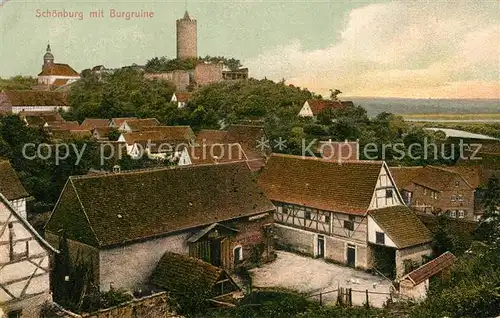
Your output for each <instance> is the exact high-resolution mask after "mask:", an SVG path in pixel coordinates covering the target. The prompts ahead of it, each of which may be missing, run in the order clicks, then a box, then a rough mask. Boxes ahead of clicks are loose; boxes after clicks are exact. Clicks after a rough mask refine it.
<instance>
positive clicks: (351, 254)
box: [347, 244, 356, 267]
mask: <svg viewBox="0 0 500 318" xmlns="http://www.w3.org/2000/svg"><path fill="white" fill-rule="evenodd" d="M347 265H348V266H350V267H356V246H354V245H351V244H348V245H347Z"/></svg>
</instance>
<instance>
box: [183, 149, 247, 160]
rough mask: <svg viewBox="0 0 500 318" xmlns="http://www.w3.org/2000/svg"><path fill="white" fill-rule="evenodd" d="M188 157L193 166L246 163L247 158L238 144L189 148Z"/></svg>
mask: <svg viewBox="0 0 500 318" xmlns="http://www.w3.org/2000/svg"><path fill="white" fill-rule="evenodd" d="M188 151H189V157H190V159H191V163H192V164H194V165H199V164H210V163H222V162H236V161H246V160H247V156H246V155H245V152H244V151H243V149H242V148H241V146H240V145H239V144H220V145H217V146H208V145H205V146H199V147H189V148H188Z"/></svg>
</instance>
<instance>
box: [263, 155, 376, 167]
mask: <svg viewBox="0 0 500 318" xmlns="http://www.w3.org/2000/svg"><path fill="white" fill-rule="evenodd" d="M271 156H273V157H281V158H291V159H300V160H310V161H319V162H327V163H337V164H339V162H337V161H331V160H325V159H324V158H321V157H308V156H299V155H290V154H284V153H273V154H272V155H271ZM344 163H359V164H374V165H375V164H376V165H380V164H382V163H384V161H383V160H342V161H341V162H340V165H342V164H344Z"/></svg>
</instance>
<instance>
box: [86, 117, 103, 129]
mask: <svg viewBox="0 0 500 318" xmlns="http://www.w3.org/2000/svg"><path fill="white" fill-rule="evenodd" d="M108 126H109V120H107V119H101V118H85V120H84V121H83V122H82V128H87V129H93V128H97V127H100V128H102V127H108Z"/></svg>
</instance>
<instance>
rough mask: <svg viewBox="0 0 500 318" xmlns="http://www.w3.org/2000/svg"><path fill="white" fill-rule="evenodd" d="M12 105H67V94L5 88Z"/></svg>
mask: <svg viewBox="0 0 500 318" xmlns="http://www.w3.org/2000/svg"><path fill="white" fill-rule="evenodd" d="M2 92H3V93H4V94H5V95H6V96H7V99H8V100H9V102H10V103H11V104H12V106H67V105H68V100H67V96H66V94H64V93H61V92H51V91H32V90H4V91H2Z"/></svg>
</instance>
